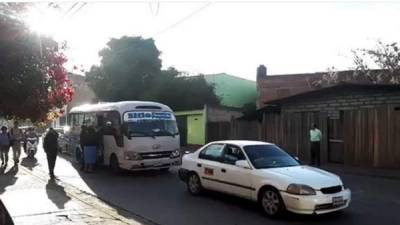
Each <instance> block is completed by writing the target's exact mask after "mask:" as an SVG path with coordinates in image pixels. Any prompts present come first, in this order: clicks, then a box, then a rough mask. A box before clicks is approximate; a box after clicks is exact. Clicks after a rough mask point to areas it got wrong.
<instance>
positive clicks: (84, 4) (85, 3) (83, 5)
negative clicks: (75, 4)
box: [69, 2, 88, 17]
mask: <svg viewBox="0 0 400 225" xmlns="http://www.w3.org/2000/svg"><path fill="white" fill-rule="evenodd" d="M87 4H88V3H87V2H84V3H82V5H81V6H80V7H79V8H78V9H77V10H75V12H73V13H72V14H70V15H69V17H72V16H75V15H76V14H77V13H78V12H79V11H80V10H82V8H83V7H85V6H86V5H87Z"/></svg>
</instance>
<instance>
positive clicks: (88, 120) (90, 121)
mask: <svg viewBox="0 0 400 225" xmlns="http://www.w3.org/2000/svg"><path fill="white" fill-rule="evenodd" d="M84 123H85V125H87V126H89V125H93V126H94V127H96V126H97V125H96V116H95V115H94V114H92V113H86V114H85V119H84Z"/></svg>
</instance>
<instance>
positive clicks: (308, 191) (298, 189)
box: [286, 184, 316, 195]
mask: <svg viewBox="0 0 400 225" xmlns="http://www.w3.org/2000/svg"><path fill="white" fill-rule="evenodd" d="M286 191H287V192H288V193H290V194H294V195H315V194H316V193H315V190H314V189H313V188H312V187H310V186H308V185H304V184H290V185H289V186H288V188H287V190H286Z"/></svg>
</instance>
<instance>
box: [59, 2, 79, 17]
mask: <svg viewBox="0 0 400 225" xmlns="http://www.w3.org/2000/svg"><path fill="white" fill-rule="evenodd" d="M78 4H79V2H75V3H74V4H73V5H72V6H71V7H70V8H69V9H68V10H67V11H66V12H65V13H64V15H63V17H66V16H67V14H68V13H69V12H71V10H72V9H73V8H75V6H76V5H78Z"/></svg>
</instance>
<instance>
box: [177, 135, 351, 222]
mask: <svg viewBox="0 0 400 225" xmlns="http://www.w3.org/2000/svg"><path fill="white" fill-rule="evenodd" d="M179 177H180V178H181V180H183V181H185V182H186V184H187V189H188V191H189V192H190V193H191V194H193V195H198V194H200V193H201V192H202V191H203V190H204V189H209V190H215V191H220V192H225V193H229V194H233V195H237V196H239V197H243V198H246V199H250V200H253V201H256V202H258V203H259V204H260V206H261V207H262V209H263V210H264V212H265V213H266V214H267V215H268V216H271V217H277V216H281V215H282V214H284V212H285V211H291V212H294V213H300V214H324V213H330V212H334V211H338V210H342V209H344V208H347V207H348V206H349V203H350V201H351V191H350V190H349V189H348V188H346V187H345V186H344V185H343V182H342V181H341V179H340V177H338V176H337V175H335V174H332V173H330V172H327V171H324V170H321V169H318V168H314V167H310V166H306V165H300V163H299V162H298V161H297V160H296V159H295V158H293V157H292V156H290V155H289V154H287V153H286V152H285V151H283V150H282V149H280V148H279V147H277V146H276V145H274V144H270V143H265V142H258V141H218V142H212V143H209V144H207V145H206V146H204V147H202V148H200V149H199V150H197V151H195V152H194V153H189V154H186V155H184V156H183V159H182V166H181V168H180V170H179Z"/></svg>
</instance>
